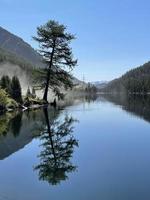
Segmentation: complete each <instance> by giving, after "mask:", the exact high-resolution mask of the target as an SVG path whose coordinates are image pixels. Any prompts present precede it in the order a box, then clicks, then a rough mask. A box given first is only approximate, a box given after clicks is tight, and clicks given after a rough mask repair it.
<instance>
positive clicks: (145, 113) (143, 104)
mask: <svg viewBox="0 0 150 200" xmlns="http://www.w3.org/2000/svg"><path fill="white" fill-rule="evenodd" d="M103 97H104V98H105V99H106V100H107V101H110V102H112V103H114V104H116V105H120V106H121V107H122V109H123V110H125V111H127V112H129V113H131V114H134V115H136V116H138V117H140V118H143V119H144V120H146V121H148V122H150V96H149V95H125V94H124V95H123V94H120V95H119V94H118V95H115V94H114V95H113V94H107V95H103Z"/></svg>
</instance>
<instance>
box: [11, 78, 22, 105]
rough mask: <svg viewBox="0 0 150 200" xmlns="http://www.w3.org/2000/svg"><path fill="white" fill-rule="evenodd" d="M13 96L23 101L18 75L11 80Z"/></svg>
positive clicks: (19, 101) (20, 101)
mask: <svg viewBox="0 0 150 200" xmlns="http://www.w3.org/2000/svg"><path fill="white" fill-rule="evenodd" d="M11 96H12V98H13V99H15V100H16V101H17V102H18V103H22V92H21V85H20V81H19V79H18V77H16V76H14V77H13V78H12V82H11Z"/></svg>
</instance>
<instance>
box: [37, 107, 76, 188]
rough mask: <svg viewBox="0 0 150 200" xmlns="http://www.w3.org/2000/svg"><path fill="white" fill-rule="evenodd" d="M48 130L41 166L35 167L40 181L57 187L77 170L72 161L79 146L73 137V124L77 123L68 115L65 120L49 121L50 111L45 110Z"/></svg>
mask: <svg viewBox="0 0 150 200" xmlns="http://www.w3.org/2000/svg"><path fill="white" fill-rule="evenodd" d="M44 115H45V121H46V128H45V130H44V132H42V134H41V136H40V139H41V140H42V148H43V150H42V151H41V153H40V155H39V157H40V164H39V165H37V166H36V167H35V170H38V173H39V179H40V180H43V181H47V182H48V183H49V184H52V185H56V184H59V183H60V182H61V181H63V180H66V179H67V178H68V173H70V172H73V171H75V170H76V166H74V165H73V164H72V162H71V161H70V160H71V158H72V154H73V151H74V147H75V146H78V142H77V140H76V139H75V138H74V136H73V134H72V133H73V129H74V127H73V123H74V122H75V121H76V120H74V119H73V118H72V117H69V116H67V115H66V117H65V118H64V119H63V120H60V121H59V120H57V119H54V120H51V121H49V116H48V111H47V109H46V108H45V109H44Z"/></svg>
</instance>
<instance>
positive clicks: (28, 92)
mask: <svg viewBox="0 0 150 200" xmlns="http://www.w3.org/2000/svg"><path fill="white" fill-rule="evenodd" d="M31 96H32V94H31V91H30V87H28V89H27V93H26V97H31Z"/></svg>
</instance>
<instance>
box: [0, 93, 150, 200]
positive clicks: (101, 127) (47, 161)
mask: <svg viewBox="0 0 150 200" xmlns="http://www.w3.org/2000/svg"><path fill="white" fill-rule="evenodd" d="M149 122H150V101H149V99H147V98H144V97H139V98H125V97H124V98H123V97H112V96H108V97H106V96H105V97H98V98H95V99H93V100H92V101H90V99H87V98H86V99H82V100H78V101H77V100H76V102H75V103H74V104H72V105H70V106H67V107H65V108H64V109H59V110H57V111H54V110H53V109H52V108H49V109H48V110H46V109H45V110H44V111H43V110H42V109H41V110H36V111H30V112H24V113H22V114H17V113H15V114H14V116H12V115H11V114H9V115H8V114H7V116H6V115H4V116H1V117H0V159H1V160H0V200H34V199H35V200H41V199H44V200H49V199H52V200H149V199H150V123H149Z"/></svg>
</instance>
